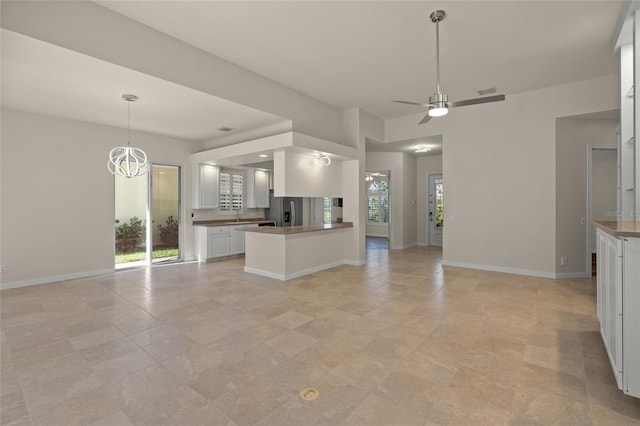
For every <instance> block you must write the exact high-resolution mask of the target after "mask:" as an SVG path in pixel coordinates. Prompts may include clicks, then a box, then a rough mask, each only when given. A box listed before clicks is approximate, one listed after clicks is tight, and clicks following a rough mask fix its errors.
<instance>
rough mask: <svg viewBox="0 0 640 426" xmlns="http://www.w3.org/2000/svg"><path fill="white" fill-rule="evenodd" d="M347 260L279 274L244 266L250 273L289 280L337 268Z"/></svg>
mask: <svg viewBox="0 0 640 426" xmlns="http://www.w3.org/2000/svg"><path fill="white" fill-rule="evenodd" d="M344 264H345V261H342V260H339V261H337V262H332V263H326V264H324V265H320V266H315V267H313V268H308V269H303V270H302V271H297V272H293V273H291V274H277V273H275V272H270V271H265V270H264V269H257V268H250V267H248V266H245V267H244V271H245V272H248V273H250V274H255V275H262V276H263V277H267V278H273V279H275V280H280V281H288V280H292V279H294V278H298V277H302V276H305V275H309V274H313V273H314V272H320V271H324V270H325V269H331V268H335V267H336V266H340V265H344Z"/></svg>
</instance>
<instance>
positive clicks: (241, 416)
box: [0, 241, 640, 426]
mask: <svg viewBox="0 0 640 426" xmlns="http://www.w3.org/2000/svg"><path fill="white" fill-rule="evenodd" d="M440 260H441V251H440V250H438V249H435V248H425V247H416V248H411V249H407V250H402V251H389V250H387V249H386V246H385V245H383V244H375V241H371V242H370V244H368V264H367V265H366V266H363V267H352V266H344V267H339V268H334V269H331V270H328V271H324V272H321V273H317V274H313V275H310V276H306V277H303V278H300V279H296V280H293V281H289V282H287V283H282V282H278V281H274V280H270V279H266V278H262V277H257V276H253V275H248V274H244V273H243V272H242V264H243V260H242V259H236V260H231V261H225V262H219V263H210V264H205V265H198V264H179V265H173V266H161V267H156V268H153V269H151V270H149V269H143V270H130V271H120V272H117V273H115V274H109V275H104V276H99V277H94V278H88V279H79V280H72V281H66V282H60V283H52V284H45V285H40V286H34V287H29V288H23V289H15V290H7V291H3V292H2V293H1V294H0V298H1V317H2V330H1V334H2V336H1V337H2V340H1V347H2V352H1V360H2V365H1V367H2V389H1V398H2V407H1V408H2V411H1V414H0V416H1V420H2V424H3V425H9V424H11V425H29V424H35V425H54V426H55V425H61V426H71V425H108V426H124V425H132V424H133V425H154V426H158V425H338V424H346V425H367V426H369V425H502V424H512V425H520V424H526V425H535V424H539V425H552V424H557V425H626V424H640V400H638V399H634V398H630V397H625V396H624V395H623V394H622V393H621V392H620V391H618V390H617V389H616V386H615V384H614V381H613V378H612V374H611V371H610V367H609V363H608V360H607V356H606V354H605V351H604V348H603V345H602V343H601V340H600V336H599V334H598V331H597V330H598V323H597V320H596V318H595V316H594V313H595V297H594V291H595V285H594V282H593V281H592V280H562V281H552V280H545V279H539V278H530V277H519V276H513V275H507V274H498V273H488V272H481V271H475V270H465V269H457V268H445V269H444V270H443V268H442V267H441V264H440ZM305 387H315V388H317V389H318V390H319V392H320V397H319V398H318V399H317V400H315V401H304V400H302V399H301V398H300V397H299V396H298V393H299V392H300V390H302V389H303V388H305Z"/></svg>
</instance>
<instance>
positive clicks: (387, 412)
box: [343, 394, 426, 426]
mask: <svg viewBox="0 0 640 426" xmlns="http://www.w3.org/2000/svg"><path fill="white" fill-rule="evenodd" d="M425 422H426V420H425V419H424V418H423V417H421V416H419V415H417V414H416V413H415V412H413V411H411V410H407V409H406V408H405V407H403V406H401V405H398V404H396V403H394V402H391V401H389V400H386V399H383V398H381V397H379V396H376V395H373V394H371V395H369V396H368V397H367V399H365V400H364V401H363V402H362V403H361V404H360V405H359V406H358V407H357V408H356V409H355V410H353V411H352V412H351V414H350V415H349V416H348V417H347V418H346V419H345V421H344V423H343V424H344V425H353V426H361V425H397V426H400V425H407V426H415V425H424V424H425Z"/></svg>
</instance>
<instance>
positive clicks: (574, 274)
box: [556, 272, 591, 280]
mask: <svg viewBox="0 0 640 426" xmlns="http://www.w3.org/2000/svg"><path fill="white" fill-rule="evenodd" d="M589 277H591V275H589V274H588V273H587V272H556V279H560V280H561V279H566V278H589Z"/></svg>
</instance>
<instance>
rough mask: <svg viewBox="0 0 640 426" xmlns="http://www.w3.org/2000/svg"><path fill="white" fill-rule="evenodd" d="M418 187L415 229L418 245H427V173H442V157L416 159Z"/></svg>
mask: <svg viewBox="0 0 640 426" xmlns="http://www.w3.org/2000/svg"><path fill="white" fill-rule="evenodd" d="M417 162H418V176H417V180H418V185H417V191H418V193H417V195H416V198H417V200H418V206H417V214H416V220H417V224H416V229H417V237H418V245H422V246H426V245H429V238H428V237H427V232H428V227H427V223H428V220H429V206H428V203H429V196H428V192H429V188H428V184H427V175H428V174H429V173H442V155H426V156H423V157H418V160H417ZM446 188H447V186H446V183H445V197H446V192H447V189H446Z"/></svg>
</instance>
